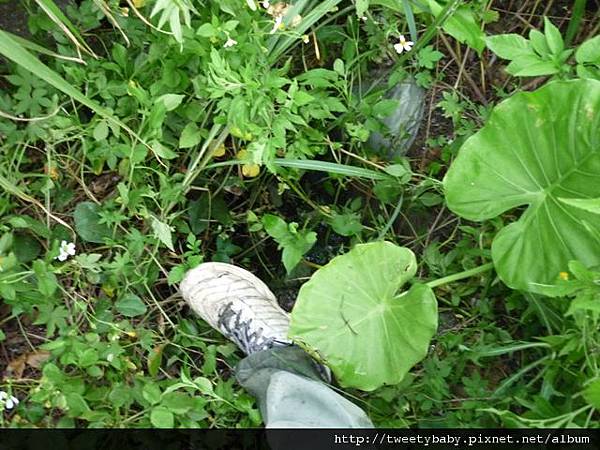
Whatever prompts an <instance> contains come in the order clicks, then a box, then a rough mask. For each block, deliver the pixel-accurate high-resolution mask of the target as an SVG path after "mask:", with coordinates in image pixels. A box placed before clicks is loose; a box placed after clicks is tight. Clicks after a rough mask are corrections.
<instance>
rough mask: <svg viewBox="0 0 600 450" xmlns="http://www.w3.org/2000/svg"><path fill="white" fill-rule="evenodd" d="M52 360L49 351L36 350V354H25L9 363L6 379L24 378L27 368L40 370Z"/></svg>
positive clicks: (5, 373) (5, 374) (5, 372)
mask: <svg viewBox="0 0 600 450" xmlns="http://www.w3.org/2000/svg"><path fill="white" fill-rule="evenodd" d="M48 358H50V352H49V351H47V350H36V351H35V352H30V353H25V354H24V355H21V356H19V357H18V358H16V359H13V360H12V361H11V362H9V363H8V365H7V366H6V369H5V371H4V376H5V377H6V378H15V379H20V378H23V372H25V367H26V366H29V367H33V368H34V369H39V368H40V367H42V365H43V364H44V363H45V362H46V361H48Z"/></svg>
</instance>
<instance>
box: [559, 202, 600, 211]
mask: <svg viewBox="0 0 600 450" xmlns="http://www.w3.org/2000/svg"><path fill="white" fill-rule="evenodd" d="M560 201H561V202H563V203H566V204H567V205H571V206H575V207H576V208H579V209H583V210H584V211H589V212H591V213H594V214H600V198H589V199H588V198H561V199H560Z"/></svg>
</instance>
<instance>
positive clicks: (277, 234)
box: [262, 214, 317, 273]
mask: <svg viewBox="0 0 600 450" xmlns="http://www.w3.org/2000/svg"><path fill="white" fill-rule="evenodd" d="M262 224H263V226H264V227H265V231H266V232H267V233H268V234H269V236H271V237H272V238H273V239H275V241H276V242H277V243H278V244H279V248H280V249H282V250H283V251H282V254H281V262H283V265H284V267H285V270H287V272H288V273H290V272H291V271H292V270H294V268H295V267H296V266H297V265H298V263H299V262H300V260H301V259H302V256H303V255H304V254H305V253H306V252H308V251H309V250H310V249H311V248H312V246H313V245H314V244H315V242H316V241H317V234H316V233H315V232H314V231H307V230H298V224H297V223H295V222H292V223H289V224H288V223H286V222H285V221H284V220H283V219H282V218H281V217H277V216H274V215H273V214H266V215H264V216H263V218H262Z"/></svg>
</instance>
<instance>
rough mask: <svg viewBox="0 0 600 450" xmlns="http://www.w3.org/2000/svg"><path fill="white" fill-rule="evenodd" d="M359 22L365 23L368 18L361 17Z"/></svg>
mask: <svg viewBox="0 0 600 450" xmlns="http://www.w3.org/2000/svg"><path fill="white" fill-rule="evenodd" d="M360 20H362V21H363V22H366V21H367V20H369V18H368V17H367V16H362V17H361V18H360Z"/></svg>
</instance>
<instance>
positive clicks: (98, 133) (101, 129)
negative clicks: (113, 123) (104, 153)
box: [93, 120, 108, 141]
mask: <svg viewBox="0 0 600 450" xmlns="http://www.w3.org/2000/svg"><path fill="white" fill-rule="evenodd" d="M93 134H94V139H96V140H97V141H103V140H105V139H106V138H107V137H108V124H107V123H106V121H105V120H101V121H100V122H98V123H97V124H96V126H95V127H94V133H93Z"/></svg>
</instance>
